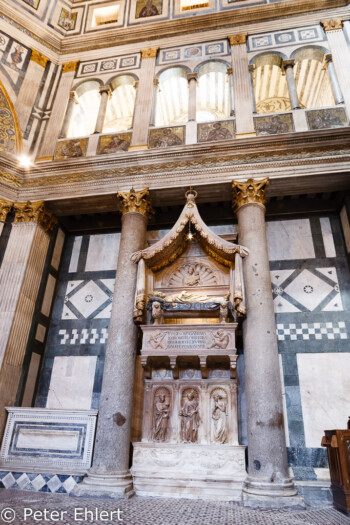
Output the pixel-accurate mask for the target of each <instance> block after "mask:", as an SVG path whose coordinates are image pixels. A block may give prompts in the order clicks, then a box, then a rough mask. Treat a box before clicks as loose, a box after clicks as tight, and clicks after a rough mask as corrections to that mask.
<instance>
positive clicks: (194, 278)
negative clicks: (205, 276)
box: [182, 266, 201, 286]
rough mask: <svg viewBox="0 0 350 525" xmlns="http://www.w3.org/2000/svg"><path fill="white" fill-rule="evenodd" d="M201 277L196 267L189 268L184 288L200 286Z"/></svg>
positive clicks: (183, 281) (184, 280)
mask: <svg viewBox="0 0 350 525" xmlns="http://www.w3.org/2000/svg"><path fill="white" fill-rule="evenodd" d="M200 280H201V278H200V275H199V272H198V270H197V269H196V268H195V267H194V266H188V267H187V273H186V275H185V276H184V278H183V280H182V284H183V285H184V286H197V285H199V284H200Z"/></svg>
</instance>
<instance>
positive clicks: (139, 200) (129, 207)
mask: <svg viewBox="0 0 350 525" xmlns="http://www.w3.org/2000/svg"><path fill="white" fill-rule="evenodd" d="M117 197H118V199H119V202H120V209H121V212H122V214H123V215H125V213H130V212H133V213H141V214H142V215H145V217H147V218H148V217H149V216H150V215H152V213H154V212H153V210H152V205H151V199H150V196H149V189H148V188H145V189H144V190H141V191H135V190H134V188H131V190H130V191H118V193H117Z"/></svg>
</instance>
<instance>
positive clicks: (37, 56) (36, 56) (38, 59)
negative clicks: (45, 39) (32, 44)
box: [30, 49, 50, 68]
mask: <svg viewBox="0 0 350 525" xmlns="http://www.w3.org/2000/svg"><path fill="white" fill-rule="evenodd" d="M30 60H32V61H33V62H35V63H36V64H39V66H41V67H44V68H45V67H46V64H47V63H48V62H49V61H50V59H49V58H47V57H46V56H45V55H42V54H41V53H39V51H37V50H36V49H32V54H31V55H30Z"/></svg>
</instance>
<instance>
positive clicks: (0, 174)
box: [0, 170, 22, 188]
mask: <svg viewBox="0 0 350 525" xmlns="http://www.w3.org/2000/svg"><path fill="white" fill-rule="evenodd" d="M0 181H1V182H5V183H6V184H9V185H10V186H15V187H16V188H20V187H21V186H22V184H21V181H20V179H19V178H18V177H16V176H15V175H11V173H7V171H5V170H0Z"/></svg>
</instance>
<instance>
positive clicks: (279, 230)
mask: <svg viewBox="0 0 350 525" xmlns="http://www.w3.org/2000/svg"><path fill="white" fill-rule="evenodd" d="M266 233H267V243H268V250H269V258H270V261H287V260H291V259H313V258H314V257H315V250H314V245H313V240H312V234H311V227H310V221H309V219H293V220H288V221H270V222H267V223H266Z"/></svg>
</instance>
